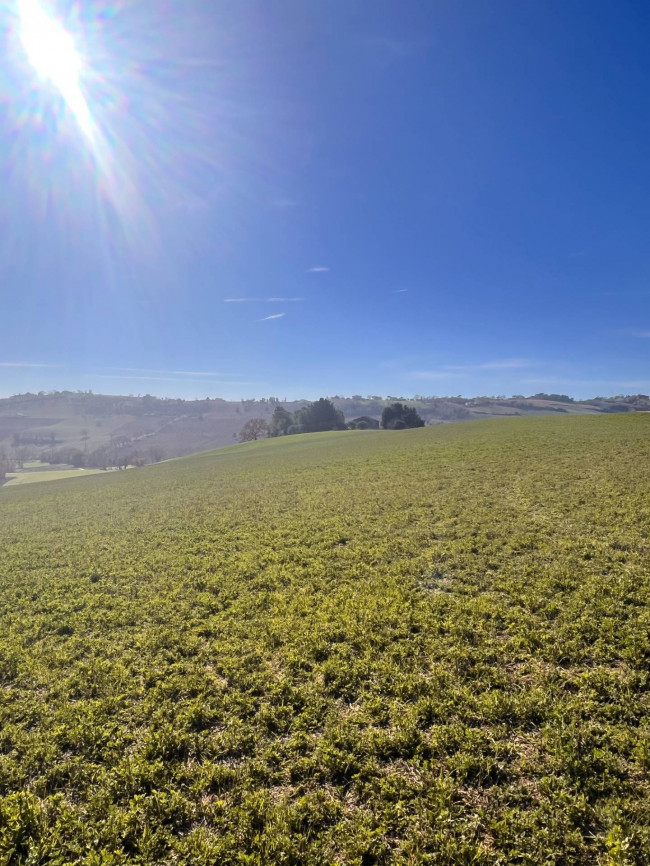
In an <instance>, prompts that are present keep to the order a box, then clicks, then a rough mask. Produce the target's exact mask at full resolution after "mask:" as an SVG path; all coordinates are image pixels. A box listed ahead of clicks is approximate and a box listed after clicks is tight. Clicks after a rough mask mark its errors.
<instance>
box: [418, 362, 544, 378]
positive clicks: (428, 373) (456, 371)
mask: <svg viewBox="0 0 650 866" xmlns="http://www.w3.org/2000/svg"><path fill="white" fill-rule="evenodd" d="M534 366H538V365H536V364H535V362H534V361H529V360H528V359H527V358H507V359H505V360H503V361H484V362H483V363H481V364H444V365H443V366H442V367H440V368H438V369H435V370H413V371H412V372H410V373H409V374H408V375H409V376H411V378H413V379H449V378H453V377H459V376H464V375H466V374H469V373H481V372H484V371H488V372H489V371H491V370H522V369H525V368H527V367H534Z"/></svg>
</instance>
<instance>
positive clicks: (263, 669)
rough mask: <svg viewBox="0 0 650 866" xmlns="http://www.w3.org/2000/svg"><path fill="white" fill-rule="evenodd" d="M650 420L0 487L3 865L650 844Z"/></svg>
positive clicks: (469, 433) (576, 422) (225, 459)
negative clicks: (649, 566)
mask: <svg viewBox="0 0 650 866" xmlns="http://www.w3.org/2000/svg"><path fill="white" fill-rule="evenodd" d="M649 458H650V416H648V415H641V414H639V415H622V416H620V415H615V416H606V417H588V416H585V417H560V418H552V419H549V418H543V419H534V420H533V419H509V420H507V421H488V422H472V423H468V424H459V425H450V426H446V427H436V428H427V429H423V430H413V431H399V432H388V431H381V432H362V431H359V432H348V433H329V434H311V435H306V436H304V435H303V436H292V437H289V438H287V439H280V440H270V441H264V442H258V443H251V444H248V445H241V446H236V447H233V448H227V449H223V450H220V451H218V452H212V453H209V454H203V455H199V456H195V457H188V458H183V459H181V460H177V461H170V462H168V463H163V464H160V465H157V466H152V467H147V468H145V469H140V470H138V471H137V472H124V473H117V472H116V473H110V474H107V475H104V476H94V477H90V478H88V479H87V480H84V481H83V482H82V481H78V480H74V481H61V482H58V483H52V484H43V485H28V486H24V487H21V486H18V487H15V488H11V487H10V488H3V489H1V490H0V863H4V864H18V863H21V864H30V866H31V864H67V863H84V864H88V866H91V864H92V866H100V864H104V866H108V864H122V863H124V864H126V863H139V864H173V863H174V864H178V863H182V864H214V866H222V864H225V866H227V864H241V866H251V864H260V866H262V864H315V866H316V864H357V866H373V864H393V863H395V864H510V863H516V864H551V863H552V864H585V866H586V864H636V863H639V864H645V863H650V796H649V795H650V789H649V775H648V771H649V769H650V572H649V569H648V551H649V549H650V540H649V539H650V477H649V475H648V461H649Z"/></svg>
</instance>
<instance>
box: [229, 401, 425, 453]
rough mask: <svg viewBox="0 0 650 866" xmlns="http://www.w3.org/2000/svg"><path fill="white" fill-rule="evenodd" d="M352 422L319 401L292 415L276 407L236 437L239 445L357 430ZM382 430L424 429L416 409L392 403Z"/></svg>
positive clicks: (252, 421)
mask: <svg viewBox="0 0 650 866" xmlns="http://www.w3.org/2000/svg"><path fill="white" fill-rule="evenodd" d="M360 426H361V425H357V424H355V423H354V422H350V423H349V424H348V423H346V421H345V417H344V415H343V412H341V410H340V409H337V408H336V407H335V406H334V404H333V403H332V402H331V400H327V399H326V398H325V397H321V398H320V399H319V400H315V401H314V402H313V403H309V404H308V405H307V406H303V407H302V408H301V409H297V410H296V411H295V412H289V411H288V410H287V409H285V408H284V406H281V405H276V407H275V409H274V410H273V415H272V417H271V420H270V421H267V420H266V419H265V418H251V419H250V420H249V421H247V422H246V424H244V426H243V427H242V429H241V432H240V434H239V441H240V442H253V441H255V440H257V439H264V438H266V437H269V438H275V437H277V436H292V435H294V434H296V433H324V432H326V431H328V430H349V429H353V428H357V427H360ZM381 426H382V427H383V428H384V429H385V430H404V429H407V428H413V427H424V421H423V420H422V418H420V416H419V415H418V413H417V411H416V409H414V408H413V407H412V406H407V405H405V404H404V403H391V404H390V406H386V407H384V410H383V412H382V414H381Z"/></svg>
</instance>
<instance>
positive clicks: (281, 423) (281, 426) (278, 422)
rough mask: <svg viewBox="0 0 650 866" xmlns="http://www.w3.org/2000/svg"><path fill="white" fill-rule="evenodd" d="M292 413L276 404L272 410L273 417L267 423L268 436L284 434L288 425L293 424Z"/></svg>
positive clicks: (287, 429)
mask: <svg viewBox="0 0 650 866" xmlns="http://www.w3.org/2000/svg"><path fill="white" fill-rule="evenodd" d="M294 423H295V422H294V419H293V415H292V414H291V412H287V410H286V409H285V408H284V406H276V407H275V409H274V410H273V417H272V418H271V423H270V424H269V432H268V435H269V436H286V435H287V433H288V431H289V427H291V425H292V424H294Z"/></svg>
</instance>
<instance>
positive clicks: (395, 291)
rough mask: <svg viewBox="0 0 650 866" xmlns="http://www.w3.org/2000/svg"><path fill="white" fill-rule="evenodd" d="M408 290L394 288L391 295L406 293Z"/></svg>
mask: <svg viewBox="0 0 650 866" xmlns="http://www.w3.org/2000/svg"><path fill="white" fill-rule="evenodd" d="M406 292H408V289H393V291H392V292H391V295H404V294H406Z"/></svg>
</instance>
